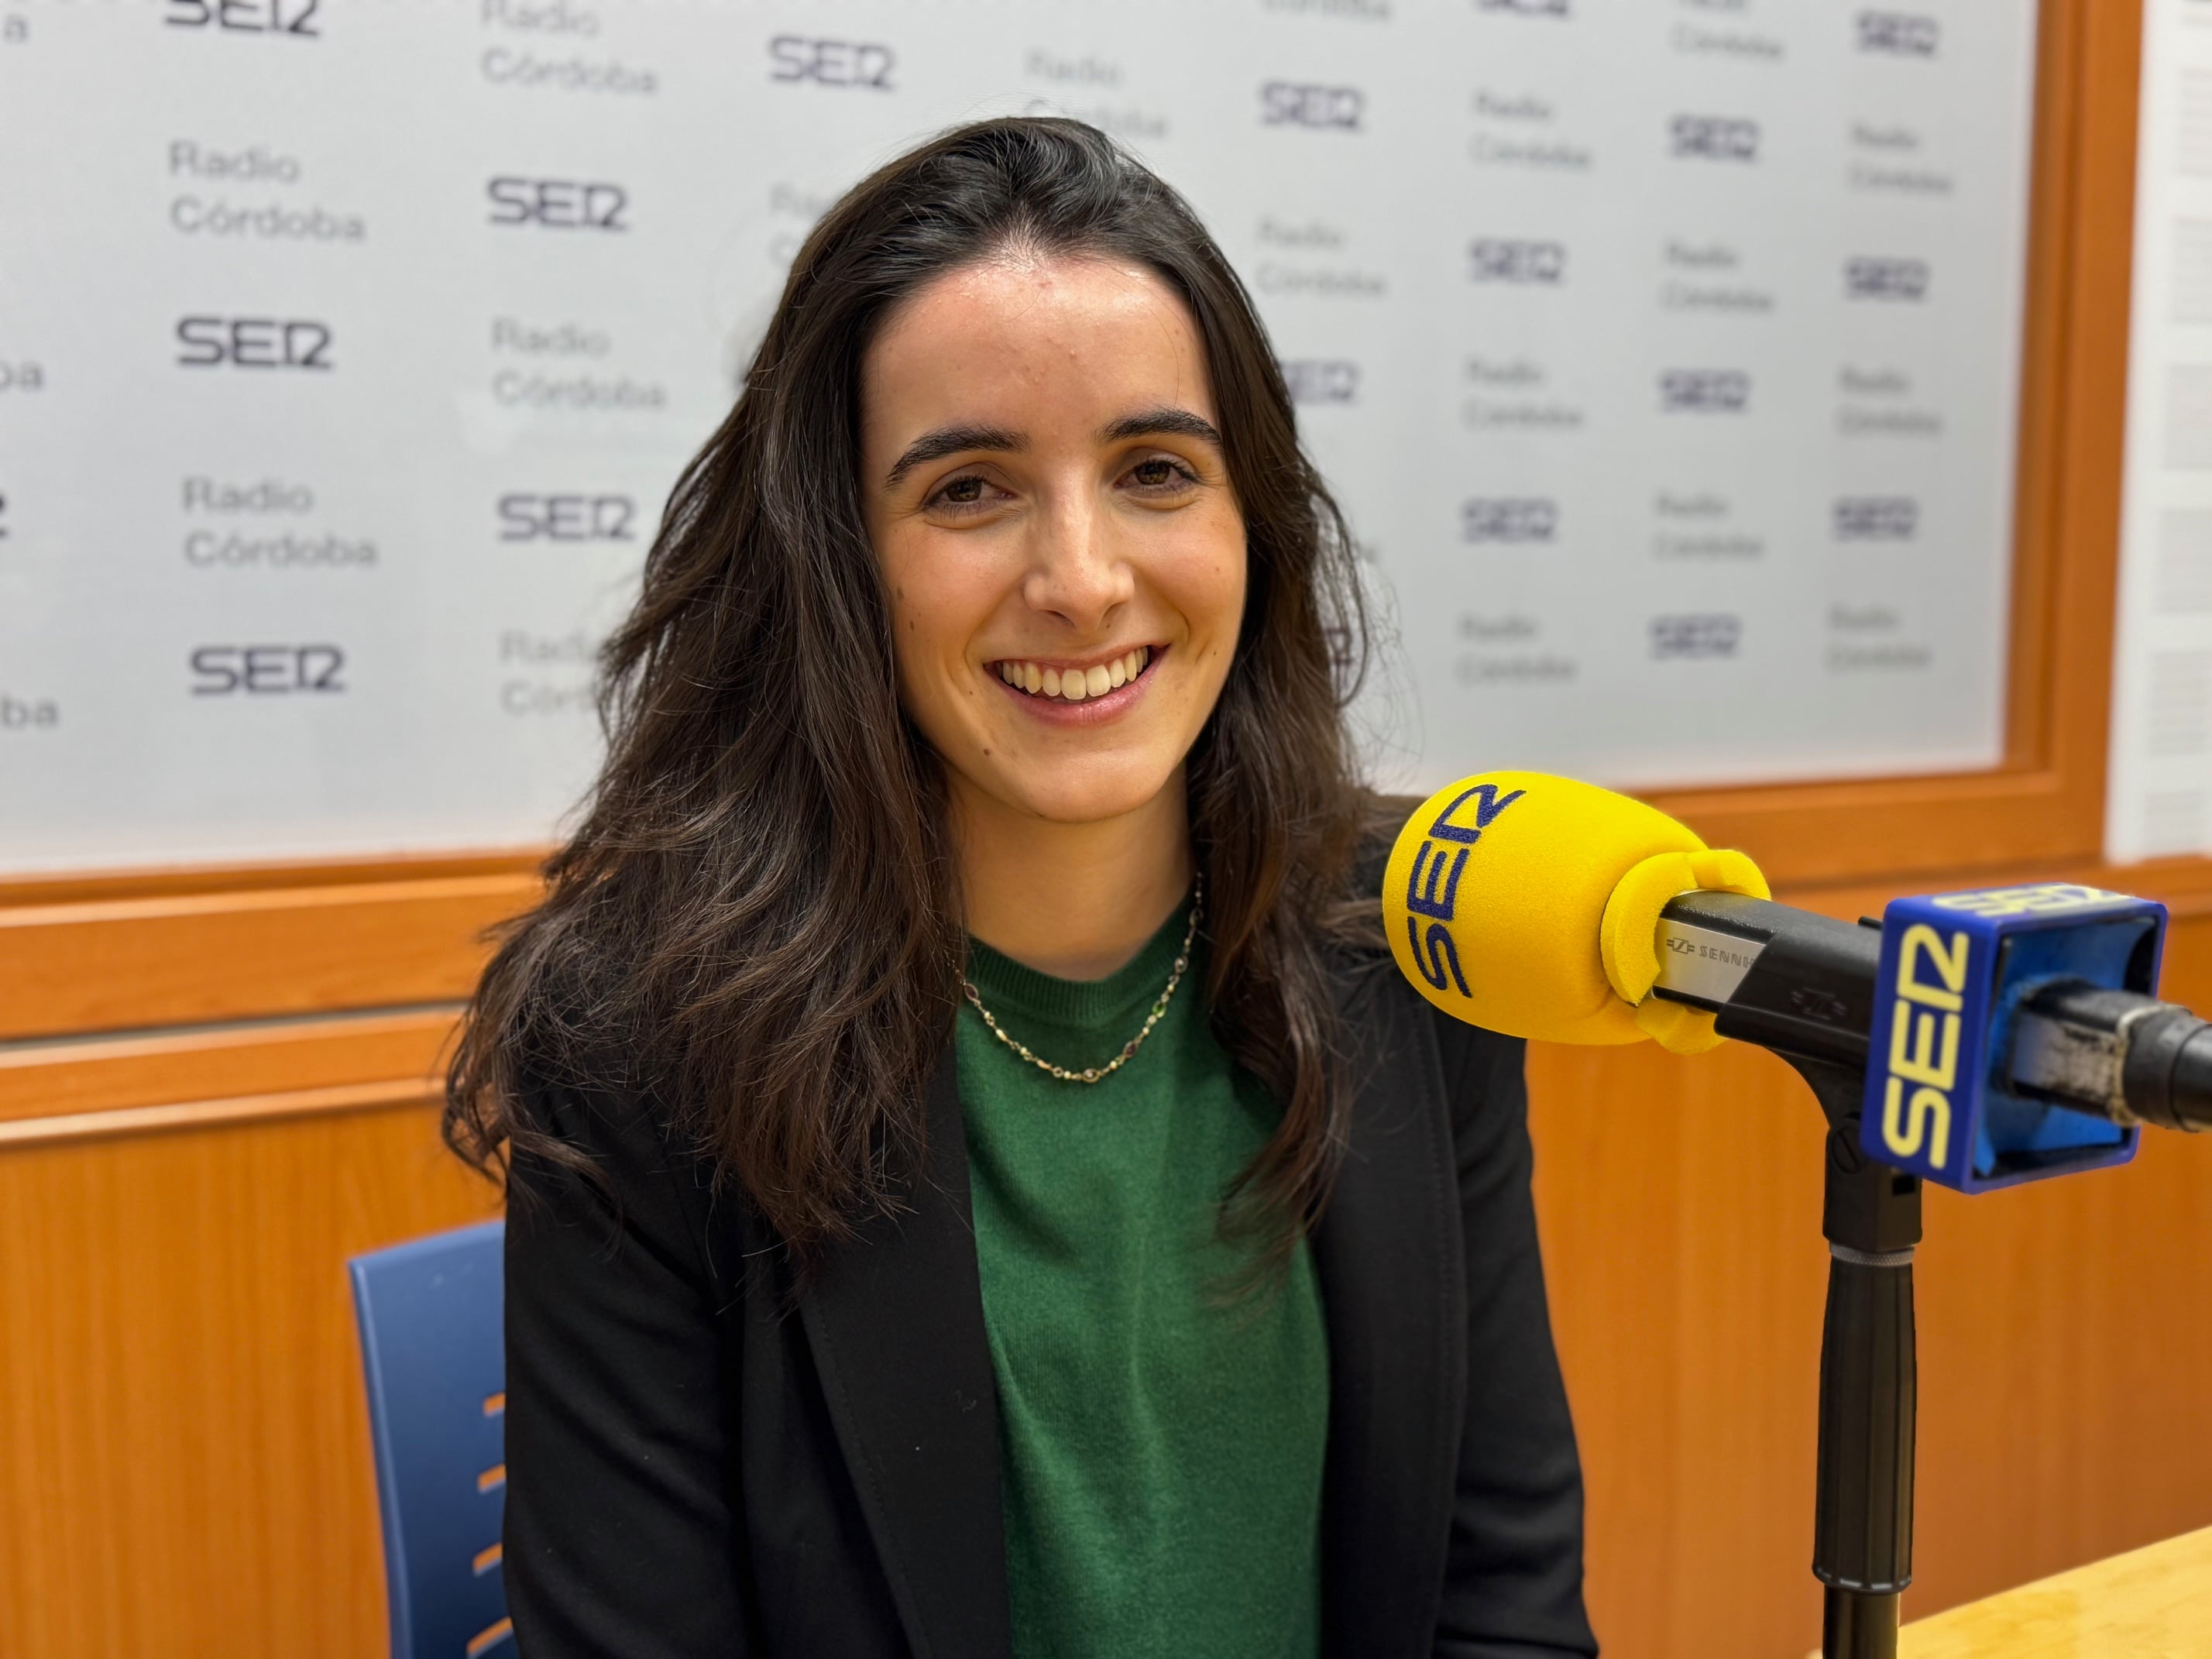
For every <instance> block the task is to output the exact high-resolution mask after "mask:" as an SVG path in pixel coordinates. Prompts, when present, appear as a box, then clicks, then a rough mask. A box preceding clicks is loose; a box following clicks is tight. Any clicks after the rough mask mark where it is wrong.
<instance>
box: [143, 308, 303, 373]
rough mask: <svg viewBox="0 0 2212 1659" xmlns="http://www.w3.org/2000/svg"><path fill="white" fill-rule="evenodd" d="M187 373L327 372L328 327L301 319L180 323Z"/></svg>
mask: <svg viewBox="0 0 2212 1659" xmlns="http://www.w3.org/2000/svg"><path fill="white" fill-rule="evenodd" d="M177 344H178V347H179V349H178V352H177V362H179V363H180V364H182V365H183V366H184V367H185V368H225V367H228V368H296V369H311V370H315V369H329V368H332V367H333V364H332V363H331V325H329V324H328V323H319V322H315V321H313V320H311V319H307V318H304V317H179V319H177Z"/></svg>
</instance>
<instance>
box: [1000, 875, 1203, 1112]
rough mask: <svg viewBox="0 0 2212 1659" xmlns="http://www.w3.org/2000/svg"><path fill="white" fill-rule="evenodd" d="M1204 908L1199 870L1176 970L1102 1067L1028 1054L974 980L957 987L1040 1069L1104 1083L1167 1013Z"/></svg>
mask: <svg viewBox="0 0 2212 1659" xmlns="http://www.w3.org/2000/svg"><path fill="white" fill-rule="evenodd" d="M1204 908H1206V877H1205V876H1204V874H1203V873H1201V874H1200V876H1199V877H1198V878H1197V880H1196V881H1195V883H1194V884H1193V886H1192V889H1191V895H1190V926H1189V927H1186V928H1184V929H1183V934H1182V950H1180V951H1176V959H1175V971H1174V972H1173V973H1171V974H1170V975H1168V982H1167V987H1166V988H1165V989H1164V990H1163V991H1162V992H1161V993H1160V995H1159V1000H1158V1001H1157V1002H1155V1003H1153V1004H1152V1012H1150V1013H1149V1014H1146V1016H1145V1024H1144V1029H1143V1030H1139V1032H1138V1033H1137V1035H1136V1036H1133V1037H1131V1038H1130V1039H1129V1040H1128V1041H1127V1042H1125V1043H1123V1044H1122V1045H1121V1053H1120V1054H1116V1055H1115V1056H1114V1058H1113V1059H1111V1060H1108V1061H1107V1062H1106V1063H1105V1064H1104V1065H1103V1066H1085V1067H1084V1068H1083V1069H1082V1070H1081V1071H1079V1072H1072V1071H1070V1070H1069V1069H1068V1068H1067V1067H1066V1066H1055V1065H1054V1064H1053V1063H1052V1062H1051V1061H1050V1060H1046V1059H1044V1058H1042V1056H1040V1055H1037V1054H1032V1053H1030V1049H1029V1047H1028V1045H1027V1044H1025V1043H1024V1042H1022V1041H1021V1040H1020V1039H1019V1038H1018V1037H1011V1036H1007V1035H1006V1030H1005V1028H1003V1027H1002V1026H1000V1024H999V1022H998V1021H997V1020H995V1019H994V1018H991V1011H990V1010H989V1009H988V1008H986V1007H985V1006H983V999H982V996H981V994H980V993H978V992H977V990H976V989H975V981H974V980H972V979H970V978H969V977H968V975H965V974H963V975H960V988H961V989H962V990H963V991H964V992H966V993H967V994H968V1000H969V1001H970V1002H972V1003H974V1004H975V1012H977V1013H979V1014H981V1015H982V1016H983V1024H986V1025H987V1026H989V1027H990V1028H991V1035H992V1036H994V1037H996V1038H998V1039H999V1041H1000V1042H1003V1043H1005V1044H1006V1047H1008V1048H1012V1050H1013V1051H1014V1052H1015V1053H1016V1054H1019V1055H1020V1056H1021V1057H1022V1058H1023V1059H1024V1060H1027V1061H1029V1063H1030V1065H1032V1066H1036V1068H1037V1069H1038V1070H1039V1071H1043V1072H1050V1073H1052V1074H1053V1075H1054V1077H1056V1078H1058V1079H1060V1081H1061V1082H1062V1083H1100V1082H1103V1081H1104V1080H1105V1079H1108V1078H1109V1077H1111V1076H1113V1075H1114V1073H1116V1072H1118V1071H1120V1070H1121V1068H1122V1067H1123V1066H1126V1065H1127V1064H1128V1063H1129V1058H1130V1056H1131V1055H1133V1054H1135V1053H1136V1052H1137V1050H1138V1049H1139V1048H1143V1047H1144V1046H1145V1039H1146V1037H1148V1036H1152V1027H1153V1026H1155V1025H1157V1024H1159V1023H1160V1018H1161V1017H1162V1016H1163V1015H1164V1014H1165V1013H1166V1012H1167V1011H1168V1003H1169V1002H1170V1000H1172V999H1173V997H1174V996H1175V994H1176V986H1178V985H1180V984H1182V975H1183V970H1184V969H1186V968H1188V967H1189V966H1190V947H1191V945H1192V942H1193V941H1194V940H1195V939H1197V938H1198V918H1199V914H1200V911H1202V910H1203V909H1204Z"/></svg>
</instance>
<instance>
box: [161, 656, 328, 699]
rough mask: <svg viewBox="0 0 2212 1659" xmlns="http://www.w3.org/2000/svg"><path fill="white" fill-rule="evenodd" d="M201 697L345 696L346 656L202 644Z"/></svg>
mask: <svg viewBox="0 0 2212 1659" xmlns="http://www.w3.org/2000/svg"><path fill="white" fill-rule="evenodd" d="M191 665H192V695H193V696H196V697H229V696H245V697H281V696H291V695H293V694H295V693H296V692H302V691H307V692H323V693H328V692H333V691H343V690H345V689H346V688H345V683H344V681H343V680H341V679H340V678H338V676H339V674H340V672H341V671H343V669H344V667H345V652H344V650H343V648H342V647H338V646H335V645H202V646H196V647H193V649H192V656H191Z"/></svg>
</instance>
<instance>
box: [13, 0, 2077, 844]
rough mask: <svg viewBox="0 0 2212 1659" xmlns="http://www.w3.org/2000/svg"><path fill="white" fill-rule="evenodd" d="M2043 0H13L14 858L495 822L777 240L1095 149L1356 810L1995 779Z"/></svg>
mask: <svg viewBox="0 0 2212 1659" xmlns="http://www.w3.org/2000/svg"><path fill="white" fill-rule="evenodd" d="M2033 46H2034V9H2033V6H2032V5H2030V4H2028V3H2026V0H1912V3H1910V4H1906V5H1904V6H1902V7H1890V6H1877V7H1869V6H1863V5H1855V4H1846V3H1841V0H1676V3H1666V0H1238V3H1230V0H1214V3H1202V4H1193V3H1189V0H1179V3H1165V0H1060V3H1040V0H1025V3H1011V0H995V3H994V0H899V3H879V4H871V3H862V0H837V3H817V4H806V5H801V4H785V5H781V6H776V5H767V4H760V3H739V0H728V3H715V0H588V3H587V0H99V3H92V0H85V3H69V4H60V3H26V0H0V868H6V869H9V870H16V871H27V870H39V869H58V868H70V867H95V866H115V865H142V864H155V863H169V862H176V861H191V860H234V859H250V858H260V857H302V856H313V855H321V854H340V853H372V852H379V851H386V850H398V849H405V848H462V847H476V846H490V845H513V844H517V843H524V842H535V841H538V840H541V839H543V838H544V837H545V836H548V835H550V833H551V832H552V830H553V829H554V827H555V824H556V820H557V818H558V817H559V816H560V814H561V813H562V811H564V810H565V809H566V808H567V807H568V805H570V804H571V803H572V802H573V800H574V798H575V796H576V794H577V793H578V791H579V790H580V787H582V785H583V783H584V782H585V781H586V779H587V778H588V777H589V775H590V774H591V770H592V764H593V762H594V759H595V757H596V754H597V752H598V732H597V727H596V725H595V722H594V720H593V719H592V714H591V699H590V678H591V658H592V649H593V647H594V645H595V643H596V641H598V639H599V637H600V636H601V635H602V634H603V633H604V632H605V629H606V628H607V626H608V625H609V623H611V620H612V619H613V618H615V617H617V616H619V614H620V613H621V611H622V609H623V605H624V603H625V600H626V599H627V597H628V596H629V593H630V592H631V591H632V588H633V586H634V584H635V574H636V569H637V566H638V563H639V560H640V558H641V554H642V552H643V550H644V548H645V547H646V545H647V543H648V542H649V541H650V539H651V537H652V534H653V527H654V525H655V521H656V520H657V517H658V514H659V507H660V504H661V502H662V501H663V500H664V499H665V495H666V493H667V490H668V488H669V486H670V484H671V482H672V481H673V479H674V477H675V475H676V472H677V471H678V468H679V467H680V466H681V465H682V464H683V462H684V460H685V459H686V458H687V457H688V456H689V455H690V453H692V451H693V450H694V449H695V448H696V447H697V445H698V444H699V443H700V442H701V441H702V440H703V439H704V437H705V436H706V435H708V432H709V431H711V430H712V428H714V425H715V424H716V422H718V420H719V419H720V416H721V415H722V413H723V412H724V410H726V406H727V404H728V401H729V398H730V397H731V395H732V386H733V385H734V383H735V381H736V378H737V376H738V373H739V371H740V368H741V367H742V365H743V363H744V360H745V357H746V354H747V352H748V350H749V349H750V345H751V343H753V341H754V340H755V339H757V336H758V332H759V330H760V328H761V326H762V325H763V321H764V319H765V317H766V315H767V312H768V308H769V305H770V304H771V303H772V301H773V300H774V297H775V293H776V291H777V289H778V288H779V287H780V284H781V278H782V276H783V273H784V270H785V269H786V267H787V264H788V262H789V260H790V258H791V256H792V254H793V251H794V250H795V249H796V247H797V246H798V244H799V239H800V238H801V237H802V236H803V235H804V234H805V231H806V229H807V228H808V226H809V225H810V224H811V222H813V220H814V219H815V218H816V216H817V215H818V214H819V213H820V212H821V211H822V210H823V208H824V207H825V206H826V205H827V204H828V203H829V202H830V201H831V200H833V199H835V197H836V196H837V195H838V193H839V192H840V191H842V190H843V189H844V188H845V187H846V186H847V185H849V184H850V183H851V182H852V181H853V180H854V179H856V178H858V177H859V176H860V174H861V173H864V172H865V171H866V170H867V169H868V168H870V167H872V166H874V165H876V164H878V163H879V162H881V161H884V160H885V159H887V158H889V157H890V156H891V155H896V153H897V152H898V151H899V150H901V149H903V148H904V147H906V146H907V145H908V144H909V143H912V142H914V141H915V140H916V139H917V138H919V137H922V136H924V135H927V134H928V133H929V132H931V131H935V130H937V129H939V128H940V127H942V126H945V125H948V124H950V123H952V122H954V121H957V120H959V119H962V118H968V117H972V116H976V115H983V114H997V113H1006V112H1022V111H1036V112H1063V113H1067V114H1073V115H1077V116H1080V117H1082V118H1085V119H1088V120H1091V121H1093V122H1095V123H1097V125H1100V126H1102V127H1104V128H1105V129H1107V130H1108V131H1111V132H1113V133H1115V134H1116V135H1117V136H1119V137H1121V138H1122V139H1123V140H1125V141H1126V142H1127V143H1129V144H1130V145H1131V146H1132V147H1133V148H1134V149H1136V150H1137V151H1138V152H1139V154H1141V155H1143V156H1144V157H1146V159H1147V160H1148V161H1151V162H1152V164H1153V165H1154V166H1155V167H1158V169H1159V170H1160V171H1161V172H1162V173H1164V175H1165V176H1166V177H1167V178H1168V179H1170V181H1171V182H1172V183H1174V184H1176V185H1178V186H1179V187H1181V188H1182V190H1183V191H1185V192H1186V193H1187V194H1188V196H1189V197H1191V199H1192V200H1193V202H1194V204H1196V206H1197V207H1198V209H1199V210H1200V213H1201V214H1202V215H1203V216H1205V218H1206V222H1208V224H1209V225H1210V226H1211V227H1212V229H1213V231H1214V233H1215V234H1217V235H1218V237H1219V239H1220V240H1221V241H1222V243H1223V245H1224V246H1225V248H1226V249H1227V250H1228V252H1229V253H1230V255H1231V258H1233V259H1234V260H1235V261H1236V262H1237V266H1238V268H1239V269H1240V270H1242V272H1243V275H1244V277H1245V280H1246V281H1247V282H1248V283H1249V285H1250V286H1251V289H1252V290H1253V292H1254V294H1255V296H1256V298H1257V301H1258V303H1259V306H1260V308H1261V312H1262V313H1263V314H1264V316H1265V318H1266V320H1267V325H1268V327H1269V329H1270V330H1271V331H1272V332H1273V337H1274V341H1275V344H1276V348H1277V349H1278V352H1279V355H1280V356H1281V358H1282V360H1283V362H1284V364H1285V369H1286V371H1287V374H1288V376H1289V380H1290V384H1291V386H1292V388H1293V390H1294V392H1295V393H1296V395H1297V398H1298V399H1299V403H1300V418H1301V422H1302V426H1303V428H1304V431H1305V434H1306V436H1307V439H1308V441H1309V443H1310V447H1312V449H1313V451H1314V453H1316V457H1317V458H1318V459H1319V461H1320V463H1321V465H1322V469H1323V471H1325V472H1326V473H1327V475H1328V477H1329V478H1330V480H1331V481H1332V483H1333V484H1334V487H1335V488H1336V489H1337V490H1338V492H1339V494H1340V496H1341V498H1342V500H1343V501H1344V504H1345V506H1346V509H1347V511H1348V513H1349V514H1350V517H1351V520H1352V526H1353V529H1354V532H1355V533H1356V535H1357V536H1358V538H1359V540H1360V542H1361V544H1362V546H1363V549H1364V553H1365V555H1366V556H1367V557H1368V559H1369V560H1370V568H1371V570H1372V573H1373V574H1374V576H1375V579H1376V586H1377V589H1378V591H1379V592H1383V594H1385V596H1386V600H1387V604H1386V611H1387V613H1388V614H1389V616H1391V617H1394V618H1395V627H1396V629H1398V631H1399V634H1400V635H1401V638H1400V641H1399V645H1398V651H1397V656H1398V660H1399V663H1400V664H1401V669H1400V671H1399V674H1398V676H1397V684H1398V690H1399V693H1400V695H1399V696H1398V697H1397V699H1396V703H1395V707H1396V708H1397V710H1398V713H1399V714H1400V716H1401V717H1400V718H1399V719H1398V720H1397V722H1396V726H1395V731H1396V734H1397V735H1396V741H1395V747H1394V748H1392V749H1391V750H1389V751H1388V752H1387V753H1385V754H1384V755H1383V757H1382V764H1383V769H1384V770H1385V772H1386V773H1387V775H1389V776H1391V777H1392V778H1393V779H1395V781H1401V782H1404V783H1406V784H1408V785H1411V786H1417V787H1430V786H1431V785H1433V784H1436V783H1439V782H1441V781H1444V780H1445V779H1447V778H1449V777H1450V776H1452V775H1455V774H1458V773H1461V772H1464V771H1467V770H1471V769H1475V768H1478V767H1492V766H1537V767H1542V768H1546V769H1553V770H1559V771H1567V772H1573V773H1579V774H1583V775H1589V776H1592V777H1595V778H1597V779H1600V780H1602V781H1607V782H1610V783H1616V784H1626V785H1649V784H1654V783H1661V782H1718V781H1740V780H1753V779H1769V778H1788V777H1804V776H1814V775H1819V776H1836V775H1852V774H1859V775H1864V774H1870V773H1875V772H1890V771H1933V770H1940V769H1952V768H1957V767H1970V766H1978V765H1986V764H1989V763H1993V762H1994V761H1995V760H1996V758H1997V757H1998V754H1999V752H2000V749H2001V745H2002V714H2003V706H2004V682H2005V659H2004V643H2005V636H2006V600H2007V590H2008V570H2009V565H2010V550H2011V509H2012V494H2013V470H2014V452H2015V419H2016V404H2017V384H2018V379H2019V370H2018V362H2019V356H2020V336H2021V291H2022V286H2023V271H2022V265H2023V258H2024V246H2025V219H2026V210H2027V182H2028V180H2027V173H2028V156H2029V137H2030V134H2029V125H2030V118H2031V108H2030V104H2031V90H2032V82H2033Z"/></svg>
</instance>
